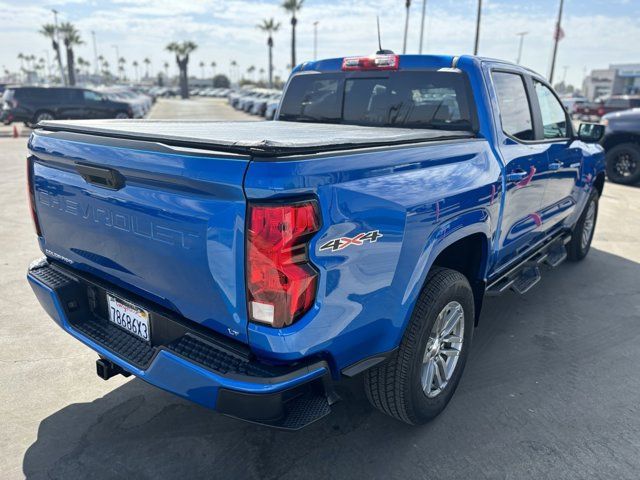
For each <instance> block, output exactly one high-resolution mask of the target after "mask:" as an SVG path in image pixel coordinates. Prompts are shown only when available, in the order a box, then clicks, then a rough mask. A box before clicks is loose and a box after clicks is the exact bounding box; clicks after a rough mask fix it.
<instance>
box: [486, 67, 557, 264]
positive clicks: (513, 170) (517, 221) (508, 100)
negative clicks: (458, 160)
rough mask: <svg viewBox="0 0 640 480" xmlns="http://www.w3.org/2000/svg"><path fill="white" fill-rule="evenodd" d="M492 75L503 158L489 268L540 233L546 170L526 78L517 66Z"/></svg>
mask: <svg viewBox="0 0 640 480" xmlns="http://www.w3.org/2000/svg"><path fill="white" fill-rule="evenodd" d="M491 80H492V84H493V89H494V94H495V97H496V100H497V102H496V103H497V105H496V107H497V108H496V110H497V111H496V114H497V115H496V116H497V117H498V118H499V119H500V124H501V125H500V126H501V130H500V131H499V132H497V138H498V139H499V142H498V143H499V149H500V153H501V156H502V159H503V162H504V173H505V178H506V182H505V203H504V208H503V213H502V224H501V227H500V230H499V235H500V238H499V244H498V250H497V253H496V255H495V258H494V260H493V261H494V269H500V268H501V267H504V266H506V265H507V264H509V263H510V262H511V261H513V260H515V259H516V258H518V257H519V256H521V255H522V254H523V253H524V252H525V251H526V250H528V249H529V248H530V247H531V246H532V245H533V244H534V243H535V242H537V241H538V240H540V239H541V238H542V229H541V219H540V218H541V217H540V208H541V206H542V198H543V195H544V188H545V172H546V170H547V154H546V146H544V145H540V144H538V143H537V142H536V141H535V140H536V138H535V124H534V117H533V113H532V112H533V109H532V102H531V99H530V96H529V90H528V88H527V86H528V84H529V82H530V79H529V78H528V77H527V76H525V75H523V74H521V73H519V72H516V71H510V70H502V69H494V70H492V71H491Z"/></svg>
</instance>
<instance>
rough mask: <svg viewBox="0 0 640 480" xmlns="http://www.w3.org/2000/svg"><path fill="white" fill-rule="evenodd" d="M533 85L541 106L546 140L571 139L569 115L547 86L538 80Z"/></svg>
mask: <svg viewBox="0 0 640 480" xmlns="http://www.w3.org/2000/svg"><path fill="white" fill-rule="evenodd" d="M533 85H534V87H535V90H536V97H538V103H539V104H540V114H541V116H542V128H543V134H544V138H545V139H550V138H567V137H569V132H568V129H567V128H568V124H567V113H566V111H565V109H564V107H563V106H562V104H561V103H560V102H559V101H558V99H557V98H556V96H555V95H554V94H553V92H552V91H551V90H550V89H549V87H547V86H546V85H544V84H542V83H540V82H538V81H536V80H534V81H533Z"/></svg>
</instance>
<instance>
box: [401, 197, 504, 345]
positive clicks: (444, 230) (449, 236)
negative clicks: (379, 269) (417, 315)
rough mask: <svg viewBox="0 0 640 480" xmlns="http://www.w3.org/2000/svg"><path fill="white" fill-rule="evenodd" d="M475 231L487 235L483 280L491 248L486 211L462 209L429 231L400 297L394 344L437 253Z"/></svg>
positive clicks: (402, 330)
mask: <svg viewBox="0 0 640 480" xmlns="http://www.w3.org/2000/svg"><path fill="white" fill-rule="evenodd" d="M478 233H480V234H482V235H484V236H485V237H486V238H487V241H486V242H485V245H484V250H485V251H484V252H482V257H481V263H480V277H481V278H480V279H479V280H480V281H482V282H484V281H485V280H486V269H487V259H488V258H489V252H490V251H491V217H490V215H489V212H488V211H487V210H485V209H477V210H473V211H470V212H465V213H463V214H461V215H459V216H457V217H454V218H452V219H450V220H448V221H446V222H443V223H442V224H440V225H439V226H438V228H436V229H435V230H434V231H433V232H432V233H431V235H430V236H429V238H428V239H427V241H426V242H425V247H424V249H423V250H422V252H421V254H420V256H419V258H418V261H417V262H416V267H415V269H414V271H413V274H412V275H411V278H410V280H409V283H408V285H407V290H406V292H405V296H404V298H403V299H402V303H403V306H405V308H404V311H405V312H406V315H405V318H404V320H403V326H402V329H401V332H400V333H401V335H400V337H399V338H398V343H399V342H400V339H401V338H402V335H404V330H405V329H406V327H407V325H408V323H409V320H410V319H411V314H412V313H413V308H414V306H415V304H416V301H417V300H418V296H419V295H420V292H421V291H422V287H423V286H424V284H425V281H426V278H427V275H428V274H429V271H430V270H431V267H432V266H433V263H434V261H435V260H436V258H438V255H439V254H440V253H442V252H443V251H444V250H445V249H446V248H447V247H449V246H450V245H453V244H454V243H455V242H457V241H459V240H462V239H463V238H466V237H469V236H470V235H474V234H478Z"/></svg>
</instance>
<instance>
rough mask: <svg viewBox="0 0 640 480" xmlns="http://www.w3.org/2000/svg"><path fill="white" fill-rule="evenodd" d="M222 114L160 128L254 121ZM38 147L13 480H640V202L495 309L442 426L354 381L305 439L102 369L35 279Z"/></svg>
mask: <svg viewBox="0 0 640 480" xmlns="http://www.w3.org/2000/svg"><path fill="white" fill-rule="evenodd" d="M170 102H177V103H176V104H173V105H172V104H171V103H170ZM207 108H209V114H206V112H205V110H206V108H205V107H203V104H202V102H200V101H197V100H194V101H191V102H190V103H189V104H182V103H180V102H179V101H178V100H175V101H168V102H164V101H161V102H160V103H159V104H158V106H157V107H156V112H154V115H153V116H155V118H162V117H164V116H167V115H170V114H171V113H172V112H176V111H177V112H178V113H177V115H178V116H181V117H182V118H188V117H189V116H190V113H189V111H191V112H192V113H193V112H201V113H194V115H201V117H200V118H203V117H204V116H207V115H211V114H213V115H214V118H218V119H225V118H230V119H239V118H243V117H242V114H240V113H237V112H234V111H232V110H231V109H230V108H229V107H227V106H226V105H225V104H224V102H212V103H211V105H209V106H208V107H207ZM211 108H214V110H215V111H213V112H212V111H211ZM202 112H204V113H202ZM25 145H26V140H25V139H0V179H1V180H0V181H1V182H2V188H1V189H0V266H1V269H2V270H1V271H2V275H1V276H0V387H1V388H0V425H1V428H0V452H1V453H2V455H0V472H1V473H0V477H1V478H2V479H14V478H23V477H27V478H30V479H44V478H47V479H65V480H69V479H85V478H92V479H95V480H98V479H103V478H105V479H106V478H132V479H133V478H135V479H142V478H163V479H168V478H181V479H193V478H224V479H236V478H242V479H244V478H256V479H257V478H269V479H271V478H273V479H279V478H282V479H287V478H292V479H293V478H306V479H315V478H350V479H354V478H384V479H388V478H407V479H408V478H411V479H413V478H423V479H431V478H434V479H435V478H464V479H484V478H490V479H520V478H535V479H541V478H543V479H546V478H549V479H557V478H563V479H565V478H616V479H627V478H628V479H637V478H638V476H639V474H638V472H640V406H639V403H640V370H639V369H638V365H640V188H635V187H624V186H619V185H614V184H610V183H607V184H606V185H605V190H604V196H603V197H602V201H601V205H600V215H599V219H598V225H597V229H596V236H595V239H594V243H593V248H592V250H591V252H590V254H589V256H588V257H587V259H586V260H585V261H583V262H581V263H579V264H566V263H565V264H563V265H562V266H560V267H559V268H557V269H555V270H553V271H548V272H545V274H544V276H543V280H542V282H540V284H538V285H537V286H536V287H535V288H534V289H533V290H532V291H531V292H529V293H528V294H527V295H525V296H517V295H516V294H512V293H509V294H506V295H505V296H503V297H499V298H490V299H488V300H487V302H486V304H485V308H484V311H483V315H482V318H481V321H480V327H479V329H478V330H477V331H476V335H475V338H474V344H473V348H472V354H471V357H470V359H469V363H468V366H467V369H466V372H465V375H464V377H463V379H462V382H461V384H460V388H459V389H458V392H457V394H456V395H455V397H454V399H453V400H452V402H451V404H450V405H449V407H448V409H447V410H446V411H445V412H444V413H443V414H442V415H441V416H440V417H439V418H438V419H436V420H435V421H434V422H432V423H431V424H429V425H427V426H424V427H421V428H416V427H409V426H407V425H404V424H402V423H398V422H396V421H394V420H392V419H390V418H388V417H386V416H384V415H382V414H380V413H378V412H377V411H375V410H374V409H373V408H372V407H370V406H369V404H368V403H367V400H366V398H365V397H364V393H363V392H362V390H361V388H360V382H359V379H353V380H350V381H348V382H345V384H344V385H342V386H341V387H340V388H339V393H340V394H341V396H342V398H343V401H342V402H340V403H338V404H336V405H335V406H334V408H333V410H334V411H333V413H332V414H331V415H330V416H329V417H327V418H325V419H323V420H322V421H320V422H318V423H316V424H314V425H312V426H310V427H308V428H307V429H305V430H302V431H300V432H296V433H291V432H281V431H275V430H271V429H267V428H263V427H259V426H255V425H251V424H247V423H243V422H240V421H237V420H233V419H230V418H226V417H223V416H221V415H218V414H216V413H214V412H211V411H208V410H205V409H204V408H201V407H198V406H196V405H193V404H190V403H188V402H186V401H182V400H180V399H178V398H176V397H174V396H172V395H170V394H168V393H165V392H163V391H160V390H158V389H156V388H154V387H151V386H148V385H146V384H145V383H144V382H142V381H141V380H138V379H135V378H133V377H130V378H129V379H124V378H120V377H117V378H114V379H111V380H109V381H108V382H104V381H103V380H101V379H99V378H98V377H97V376H96V375H95V358H96V355H95V354H93V353H92V352H91V351H89V350H88V349H86V348H85V347H83V346H81V345H80V344H79V343H78V342H77V341H75V340H73V339H72V338H71V337H69V336H68V335H67V334H65V333H63V332H62V331H61V330H60V329H59V328H58V327H57V326H56V325H55V324H54V323H53V321H52V320H50V319H49V318H48V317H47V316H46V314H45V313H44V312H43V311H42V309H41V308H40V306H39V304H38V302H37V301H36V299H35V297H34V296H33V294H32V292H31V289H30V288H29V286H28V285H27V282H26V280H25V272H26V268H27V265H28V264H29V262H30V261H31V260H32V259H34V258H36V257H38V256H39V255H40V253H39V250H38V248H37V244H36V240H35V234H34V232H33V228H32V225H31V219H30V216H29V213H28V210H27V205H26V192H25V179H24V173H25V172H24V170H25V169H24V157H25V152H26V150H25Z"/></svg>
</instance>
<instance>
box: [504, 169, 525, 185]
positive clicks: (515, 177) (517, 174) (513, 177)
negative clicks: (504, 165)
mask: <svg viewBox="0 0 640 480" xmlns="http://www.w3.org/2000/svg"><path fill="white" fill-rule="evenodd" d="M527 175H528V173H527V172H525V171H524V170H514V171H513V172H511V173H507V182H511V183H516V182H521V181H522V180H524V179H525V178H527Z"/></svg>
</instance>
